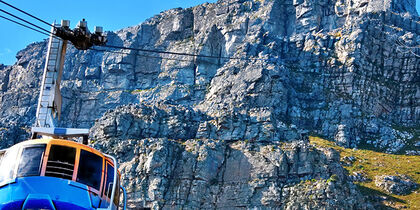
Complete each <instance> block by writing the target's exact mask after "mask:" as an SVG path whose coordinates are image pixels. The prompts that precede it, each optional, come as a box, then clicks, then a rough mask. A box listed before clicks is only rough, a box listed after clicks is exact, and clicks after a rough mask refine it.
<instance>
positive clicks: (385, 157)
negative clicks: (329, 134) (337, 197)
mask: <svg viewBox="0 0 420 210" xmlns="http://www.w3.org/2000/svg"><path fill="white" fill-rule="evenodd" d="M309 140H310V143H311V144H312V145H314V146H317V147H324V148H333V149H335V150H337V151H339V152H340V156H341V157H345V156H353V157H355V158H356V160H355V161H354V162H353V163H352V164H351V165H348V166H343V167H344V168H346V169H347V171H348V172H349V174H352V173H353V172H362V173H364V174H366V176H367V178H369V179H370V180H372V181H370V182H360V183H356V184H357V185H358V187H359V189H360V191H361V192H362V193H363V194H364V195H377V196H385V197H387V202H386V203H384V204H385V205H387V206H390V207H392V208H401V207H402V206H406V207H407V208H408V209H420V189H417V190H415V191H413V192H412V193H411V194H408V195H393V194H389V193H387V192H386V191H383V190H381V189H380V188H378V187H376V185H375V181H374V180H375V176H377V175H397V174H405V175H408V176H409V177H411V179H412V180H413V181H415V182H416V183H419V184H420V156H409V155H392V154H386V153H381V152H376V151H372V150H367V149H358V150H353V149H347V148H343V147H340V146H337V145H336V144H335V143H334V142H331V141H327V140H325V139H322V138H319V137H313V136H311V137H309ZM389 201H391V202H389Z"/></svg>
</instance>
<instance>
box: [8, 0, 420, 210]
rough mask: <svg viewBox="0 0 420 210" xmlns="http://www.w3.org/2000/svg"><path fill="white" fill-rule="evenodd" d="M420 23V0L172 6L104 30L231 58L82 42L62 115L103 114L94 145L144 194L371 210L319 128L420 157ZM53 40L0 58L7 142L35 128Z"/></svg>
mask: <svg viewBox="0 0 420 210" xmlns="http://www.w3.org/2000/svg"><path fill="white" fill-rule="evenodd" d="M419 34H420V18H419V17H418V15H417V12H416V11H415V1H414V0H384V1H380V0H371V1H367V0H353V1H351V0H348V1H343V0H337V1H336V0H322V1H311V0H293V1H289V0H288V1H279V0H261V1H252V0H220V1H218V2H217V3H214V4H203V5H198V6H196V7H192V8H187V9H180V8H179V9H172V10H168V11H165V12H162V13H160V14H158V15H156V16H154V17H152V18H150V19H148V20H146V21H145V22H144V23H142V24H140V25H138V26H133V27H129V28H125V29H122V30H119V31H116V32H107V36H108V39H109V42H108V44H110V45H118V46H126V47H132V48H143V49H158V50H164V51H171V52H182V53H193V54H200V55H211V56H216V57H220V58H208V57H188V56H180V55H173V54H158V53H149V52H141V51H133V50H115V51H113V52H109V51H105V52H104V51H98V50H96V51H95V50H88V51H78V50H76V49H74V48H73V47H71V46H70V47H69V48H68V53H67V57H66V61H65V70H64V75H63V84H62V91H61V92H62V94H63V113H62V116H63V119H62V120H61V122H60V125H61V126H64V127H82V128H83V127H84V128H90V127H92V126H93V127H92V129H91V131H92V142H93V141H94V143H93V145H95V146H96V147H98V148H100V149H102V150H104V151H107V152H110V153H112V154H117V156H118V157H119V158H120V159H121V161H122V162H123V166H122V169H123V171H124V174H125V175H124V183H125V184H126V185H127V186H129V192H130V199H131V200H130V201H131V202H133V205H140V204H141V205H143V204H145V205H146V204H147V205H152V206H155V207H168V208H169V207H171V206H174V208H178V207H183V208H184V207H185V208H198V207H200V208H233V207H237V208H249V207H262V206H271V207H282V208H295V207H296V206H297V205H300V206H301V207H302V208H304V207H305V206H308V207H309V206H325V207H328V208H338V207H343V208H344V207H346V208H347V207H349V208H357V209H358V208H370V207H372V206H370V205H369V204H367V203H365V202H363V198H362V197H360V194H359V193H358V191H357V190H354V187H352V184H351V182H350V181H348V178H347V176H346V175H345V173H344V172H343V168H342V167H341V166H339V161H338V160H337V159H336V158H334V157H329V156H330V155H331V154H329V153H331V151H323V150H321V149H319V148H314V147H312V146H309V145H308V143H307V141H308V135H314V136H322V137H324V138H327V139H330V140H334V141H336V142H337V143H338V144H340V145H342V146H345V147H351V148H354V147H364V148H372V149H375V150H380V151H385V152H388V153H409V154H417V155H418V154H419V147H418V146H416V145H418V142H419V133H420V131H419V119H420V86H419V84H420V83H419V81H420V71H419V66H420V59H419V58H418V56H419V55H420V52H419V49H418V47H417V48H416V46H419V44H420V40H419ZM46 44H47V43H46V41H43V42H39V43H34V44H31V45H29V46H28V47H27V48H26V49H24V50H22V51H20V52H19V53H18V55H17V57H18V61H17V63H16V64H15V65H13V66H9V67H5V68H0V71H1V74H0V87H1V89H0V98H1V103H0V107H1V108H0V116H1V118H0V127H1V128H0V136H1V139H2V141H0V146H1V147H7V146H10V145H12V144H14V143H16V142H18V141H22V140H24V139H25V138H27V137H28V132H29V128H30V126H31V125H32V124H33V122H34V119H35V110H36V107H35V106H36V104H37V99H38V91H39V84H40V78H41V74H42V69H43V66H44V62H45V61H44V60H45V54H46ZM226 57H235V58H247V59H227V58H226ZM114 109H115V110H114ZM108 110H113V111H108ZM299 168H300V169H299ZM333 175H335V176H334V177H336V176H337V177H338V178H337V179H336V181H334V182H331V181H329V182H327V180H329V179H330V178H331V176H333ZM312 179H314V180H315V181H313V182H311V181H309V183H306V182H305V181H307V180H312ZM334 179H335V178H334ZM300 181H303V183H300ZM336 182H338V183H340V184H338V186H337V184H335V183H336ZM318 185H319V186H318ZM315 186H318V187H317V189H318V188H319V189H320V190H319V192H318V191H311V192H310V193H309V194H308V193H307V192H306V191H304V190H303V189H312V188H314V187H315ZM330 188H331V189H334V190H332V191H331V189H330ZM328 190H329V192H330V193H328ZM305 193H306V194H305ZM305 196H309V197H310V196H312V197H313V198H314V197H316V198H317V199H314V200H312V199H310V200H307V198H306V200H305V201H304V202H298V201H299V199H301V198H302V199H303V198H304V197H305ZM349 196H350V197H352V198H354V199H353V200H351V199H350V200H349V201H345V199H344V198H346V197H349ZM296 199H297V200H296ZM142 202H143V203H142ZM139 203H140V204H139ZM364 204H365V205H364Z"/></svg>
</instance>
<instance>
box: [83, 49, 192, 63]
mask: <svg viewBox="0 0 420 210" xmlns="http://www.w3.org/2000/svg"><path fill="white" fill-rule="evenodd" d="M89 50H93V51H97V52H107V53H115V54H124V55H130V54H131V53H127V52H121V51H110V50H103V49H96V48H89ZM135 56H139V57H145V58H156V59H163V60H174V61H194V60H187V59H179V58H165V57H160V56H152V55H139V54H136V55H135Z"/></svg>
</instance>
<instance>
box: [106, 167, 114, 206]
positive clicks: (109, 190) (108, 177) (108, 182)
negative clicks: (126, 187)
mask: <svg viewBox="0 0 420 210" xmlns="http://www.w3.org/2000/svg"><path fill="white" fill-rule="evenodd" d="M113 180H114V167H112V166H111V165H110V164H106V182H105V195H106V196H107V197H108V198H111V193H112V183H113V182H112V181H113Z"/></svg>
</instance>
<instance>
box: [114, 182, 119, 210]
mask: <svg viewBox="0 0 420 210" xmlns="http://www.w3.org/2000/svg"><path fill="white" fill-rule="evenodd" d="M116 185H117V188H116V189H115V197H114V204H115V205H116V206H117V208H118V203H119V202H120V178H119V177H118V174H117V183H116Z"/></svg>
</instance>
